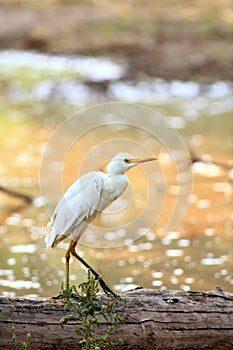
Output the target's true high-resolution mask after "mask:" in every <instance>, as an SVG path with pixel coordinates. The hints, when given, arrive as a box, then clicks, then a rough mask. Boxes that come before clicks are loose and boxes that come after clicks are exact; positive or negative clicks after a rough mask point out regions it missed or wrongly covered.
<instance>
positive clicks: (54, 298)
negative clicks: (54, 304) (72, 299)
mask: <svg viewBox="0 0 233 350" xmlns="http://www.w3.org/2000/svg"><path fill="white" fill-rule="evenodd" d="M51 299H53V300H58V299H63V295H62V294H61V293H60V294H58V295H55V296H54V297H52V298H51Z"/></svg>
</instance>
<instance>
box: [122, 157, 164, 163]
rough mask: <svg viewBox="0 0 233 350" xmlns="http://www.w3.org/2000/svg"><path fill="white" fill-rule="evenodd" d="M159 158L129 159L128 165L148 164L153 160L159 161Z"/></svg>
mask: <svg viewBox="0 0 233 350" xmlns="http://www.w3.org/2000/svg"><path fill="white" fill-rule="evenodd" d="M157 159H158V158H145V159H137V158H136V159H135V158H134V159H129V161H128V163H146V162H152V161H153V160H157Z"/></svg>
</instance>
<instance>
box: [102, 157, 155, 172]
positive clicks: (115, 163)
mask: <svg viewBox="0 0 233 350" xmlns="http://www.w3.org/2000/svg"><path fill="white" fill-rule="evenodd" d="M156 159H158V158H146V159H138V158H135V157H134V156H132V154H129V153H118V154H117V155H116V156H115V157H113V158H112V160H111V161H110V162H109V164H108V166H107V172H108V173H109V174H114V175H118V174H124V173H125V172H126V171H127V170H129V169H131V168H133V167H134V166H136V165H138V164H139V163H145V162H151V161H153V160H156Z"/></svg>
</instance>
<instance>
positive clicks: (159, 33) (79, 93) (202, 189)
mask: <svg viewBox="0 0 233 350" xmlns="http://www.w3.org/2000/svg"><path fill="white" fill-rule="evenodd" d="M232 34H233V7H232V2H231V1H228V0H222V1H219V0H200V1H198V0H196V1H194V0H189V1H186V0H180V1H176V0H174V1H169V2H165V1H160V0H158V1H156V2H155V1H145V0H144V1H140V0H134V1H133V0H132V1H130V0H129V1H127V2H126V1H113V0H112V1H111V0H108V1H107V0H106V1H104V0H102V1H101V0H100V1H94V0H93V1H91V0H89V1H82V0H80V1H78V0H77V1H75V0H73V1H71V0H70V1H65V0H64V1H62V0H60V1H59V0H57V1H56V0H51V1H48V0H47V1H33V0H32V1H30V0H28V1H23V0H21V1H20V0H18V1H13V0H8V1H2V0H0V93H1V99H0V146H1V152H0V225H1V226H0V242H1V244H0V293H1V294H2V295H4V296H16V295H39V296H52V295H55V294H57V293H58V292H59V290H60V288H61V282H62V281H63V280H64V254H65V249H66V247H67V245H66V244H61V245H60V246H58V247H57V248H56V250H49V251H48V250H46V248H45V244H44V237H43V229H44V227H45V225H46V224H47V222H48V216H47V214H46V212H45V210H44V207H43V205H42V204H43V203H42V199H41V197H40V196H41V195H40V187H39V171H40V162H41V158H42V155H43V151H44V149H45V147H46V144H47V142H48V140H49V138H50V136H51V135H52V134H53V132H54V130H55V129H56V127H57V126H58V125H59V124H60V123H61V122H62V121H64V120H66V119H67V118H68V117H69V116H70V115H72V114H73V113H75V112H77V111H79V110H80V109H82V108H85V107H89V106H92V105H93V104H98V103H103V102H111V101H124V102H130V103H139V104H142V105H145V106H148V107H151V108H154V109H155V110H157V111H158V112H160V113H161V114H163V115H164V116H166V117H167V119H168V120H169V121H170V122H171V123H172V125H173V127H174V128H176V129H177V131H178V132H179V133H180V134H181V135H182V137H183V138H184V140H185V142H186V145H187V147H188V149H189V151H190V154H191V158H192V165H191V166H192V172H193V194H192V196H191V199H190V206H189V209H188V211H187V213H186V215H185V217H184V220H183V221H182V223H181V224H180V225H179V226H178V227H177V228H176V230H175V231H172V232H169V233H167V232H166V230H165V227H166V215H167V214H168V213H169V210H170V209H169V207H168V208H167V209H166V208H165V213H164V214H163V215H162V217H161V218H160V219H159V220H158V221H157V222H156V224H155V225H154V227H152V228H151V230H150V232H148V233H147V234H145V235H142V237H141V238H139V239H137V240H136V241H134V242H133V243H132V244H128V245H127V244H126V245H125V246H120V247H118V248H114V249H113V248H112V249H101V248H94V247H93V248H92V247H88V246H85V245H80V246H79V250H80V253H81V254H82V256H83V257H84V258H85V259H86V260H87V261H88V262H89V263H90V264H92V265H93V266H94V267H95V268H96V270H98V271H99V272H100V273H101V274H102V275H103V276H104V278H105V280H106V282H108V284H109V285H110V286H111V287H112V288H113V289H115V290H116V291H123V290H127V289H131V288H134V287H136V286H143V287H147V288H156V289H159V290H161V289H182V290H186V291H188V290H197V289H199V290H209V289H215V288H216V287H221V288H223V289H224V290H226V291H231V292H232V291H233V229H232V221H233V213H232V207H233V206H232V181H233V170H232V168H233V161H232V151H233V136H232V135H233V133H232V132H233V118H232V111H233V95H232V87H233V85H232V78H233V70H232V63H233V45H232V37H233V36H232ZM114 117H117V116H114V115H112V118H114ZM124 132H126V133H127V135H128V136H129V135H130V137H131V138H138V135H135V134H134V133H133V131H132V130H130V129H129V130H127V131H125V130H124V131H122V130H120V131H119V135H120V136H122V135H123V136H124V135H125V134H124ZM131 132H132V134H131ZM121 133H123V134H121ZM143 137H144V140H146V137H145V135H144V136H143V135H142V139H143ZM105 138H106V130H104V131H103V132H101V130H98V133H95V134H93V133H92V134H90V135H86V136H85V137H83V138H82V139H81V140H79V145H78V151H77V152H73V153H72V152H71V153H70V155H69V157H68V158H69V159H68V160H67V162H68V164H67V166H66V168H65V169H64V188H66V187H67V186H68V185H69V184H70V183H71V182H72V181H73V180H74V178H75V174H77V167H78V166H79V163H80V162H81V160H82V159H83V157H84V156H85V154H86V153H87V152H89V150H90V149H91V148H92V147H93V146H94V145H95V144H97V143H100V142H101V141H102V140H105ZM147 141H148V140H147ZM148 144H149V141H148ZM153 147H154V148H153ZM151 149H152V150H153V152H154V153H156V152H159V147H157V146H156V145H155V146H153V145H151ZM69 164H71V165H73V167H72V166H71V165H69ZM161 166H162V167H163V170H164V173H165V174H167V175H166V176H167V177H166V184H167V198H168V203H174V201H175V199H176V196H177V186H176V182H175V179H174V177H173V176H172V175H173V174H174V166H173V164H172V162H171V161H170V159H169V155H166V152H165V151H164V152H163V157H162V159H161ZM71 168H72V169H71ZM139 173H140V172H136V173H135V174H134V175H133V172H132V173H131V175H130V177H131V180H132V181H135V179H133V177H137V178H138V176H139ZM139 185H140V182H139ZM143 186H145V184H144V183H142V189H143V188H144V187H143ZM142 189H141V190H140V188H139V189H138V194H137V206H135V210H138V208H140V205H141V207H143V201H144V200H145V198H144V195H143V191H142ZM140 203H142V204H140ZM130 210H131V211H130V213H131V214H132V211H133V210H134V208H133V206H132V208H131V209H130ZM132 215H133V214H132ZM99 221H100V222H99V225H100V226H101V225H103V226H104V223H105V222H104V219H102V220H101V219H100V220H99ZM118 224H119V226H120V223H118ZM140 229H142V227H139V228H138V230H139V231H140ZM121 233H122V231H121ZM139 236H140V232H139ZM103 239H105V240H108V239H109V240H111V234H109V235H106V237H103ZM126 241H127V239H126ZM126 243H127V242H126ZM85 278H86V271H85V269H84V268H83V267H82V266H80V264H79V263H78V262H76V261H75V262H74V261H73V260H72V261H71V282H72V283H75V284H76V285H77V284H79V283H80V282H81V281H83V280H85Z"/></svg>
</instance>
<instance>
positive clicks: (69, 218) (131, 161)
mask: <svg viewBox="0 0 233 350" xmlns="http://www.w3.org/2000/svg"><path fill="white" fill-rule="evenodd" d="M156 159H157V158H146V159H136V158H134V157H133V156H132V155H131V154H128V153H119V154H117V155H116V156H115V157H114V158H113V159H112V160H111V161H110V162H109V164H108V166H107V171H106V172H102V171H91V172H89V173H87V174H85V175H83V176H81V177H80V178H79V179H78V180H76V181H75V182H74V183H73V184H72V185H71V186H70V187H69V188H68V190H67V191H66V192H65V194H64V196H63V197H62V198H61V199H60V201H59V202H58V204H57V206H56V208H55V210H54V213H53V215H52V216H51V219H50V221H49V223H48V225H47V227H46V229H45V235H46V237H45V242H46V245H47V248H49V247H52V248H54V247H56V245H57V244H58V243H60V242H61V241H62V240H63V239H65V238H67V237H70V239H71V242H70V245H69V248H68V250H67V252H66V255H65V258H66V287H67V288H68V287H69V260H70V255H71V254H72V255H73V256H74V257H75V258H76V259H78V260H79V261H80V262H81V263H82V264H83V265H85V266H86V267H87V268H89V269H90V271H91V272H92V273H93V274H94V276H95V278H96V279H98V280H99V283H100V285H101V287H102V288H103V290H104V292H105V293H111V294H113V295H115V293H114V292H113V291H112V290H111V289H110V288H109V287H108V286H107V285H106V283H105V282H104V280H103V279H102V278H101V276H100V275H99V274H98V272H97V271H95V270H94V269H93V268H92V267H91V266H89V264H88V263H87V262H86V261H85V260H83V259H82V258H81V257H80V256H79V255H78V254H77V253H76V251H75V247H76V245H77V243H78V241H79V239H80V237H81V235H82V233H83V232H84V231H85V229H86V228H87V226H88V224H89V223H90V222H91V221H92V220H94V218H95V217H96V215H97V214H98V213H99V212H101V211H103V210H104V209H105V208H106V207H107V206H108V205H110V204H111V203H112V202H113V201H114V200H116V199H117V198H118V197H119V196H120V195H122V193H123V192H124V191H125V189H126V188H127V185H128V183H129V180H128V177H127V175H125V172H126V171H127V170H129V169H130V168H133V167H134V166H136V165H137V164H139V163H144V162H150V161H153V160H156Z"/></svg>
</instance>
